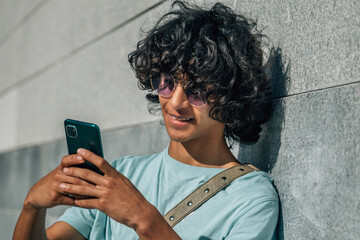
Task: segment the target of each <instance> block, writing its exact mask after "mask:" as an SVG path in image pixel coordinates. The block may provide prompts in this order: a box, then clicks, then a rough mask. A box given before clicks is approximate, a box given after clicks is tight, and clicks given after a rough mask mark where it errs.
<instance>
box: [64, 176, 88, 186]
mask: <svg viewBox="0 0 360 240" xmlns="http://www.w3.org/2000/svg"><path fill="white" fill-rule="evenodd" d="M61 182H63V183H70V184H74V185H80V186H94V184H93V183H91V182H89V181H86V180H84V179H81V178H78V177H73V176H68V175H64V177H63V179H62V181H61Z"/></svg>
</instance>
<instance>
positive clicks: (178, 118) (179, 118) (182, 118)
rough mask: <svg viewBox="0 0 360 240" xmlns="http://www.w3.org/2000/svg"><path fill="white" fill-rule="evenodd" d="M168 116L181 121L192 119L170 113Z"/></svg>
mask: <svg viewBox="0 0 360 240" xmlns="http://www.w3.org/2000/svg"><path fill="white" fill-rule="evenodd" d="M170 116H171V118H172V119H174V120H178V121H182V122H186V121H190V120H192V118H184V117H179V116H175V115H172V114H170Z"/></svg>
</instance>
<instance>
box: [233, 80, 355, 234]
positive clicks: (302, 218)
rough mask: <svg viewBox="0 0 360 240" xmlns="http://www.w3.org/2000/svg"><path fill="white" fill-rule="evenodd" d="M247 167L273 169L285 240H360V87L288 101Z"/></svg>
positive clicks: (248, 150) (245, 151) (250, 151)
mask: <svg viewBox="0 0 360 240" xmlns="http://www.w3.org/2000/svg"><path fill="white" fill-rule="evenodd" d="M275 105H276V111H275V114H274V118H273V120H272V121H271V122H269V123H268V124H267V127H266V128H265V131H264V134H263V136H262V138H261V141H260V142H259V143H258V144H257V145H254V146H250V147H249V146H242V147H241V148H240V156H241V158H242V161H243V162H251V163H253V164H255V165H257V166H259V167H261V168H262V169H264V170H270V171H271V175H272V177H273V178H274V180H275V184H276V186H277V188H278V190H279V193H280V199H281V202H282V212H283V227H284V235H285V239H359V238H360V230H359V228H358V226H359V224H360V218H359V216H360V208H359V201H358V200H359V199H360V188H359V183H360V157H359V148H360V123H359V119H360V110H359V109H360V84H353V85H349V86H346V87H339V88H333V89H327V90H323V91H319V92H316V93H310V94H303V95H299V96H294V97H289V98H284V99H282V100H277V101H276V102H275Z"/></svg>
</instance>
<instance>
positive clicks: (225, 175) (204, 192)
mask: <svg viewBox="0 0 360 240" xmlns="http://www.w3.org/2000/svg"><path fill="white" fill-rule="evenodd" d="M254 171H259V169H258V168H256V167H254V166H252V165H250V164H246V165H237V166H235V167H232V168H229V169H226V170H224V171H222V172H220V173H219V174H217V175H215V176H214V177H212V178H211V179H210V180H208V181H207V182H206V183H204V184H203V185H201V186H200V187H198V188H197V189H196V190H195V191H194V192H192V193H191V194H190V195H189V196H187V197H186V198H184V200H182V201H181V202H180V203H179V204H178V205H176V206H175V207H174V208H173V209H171V210H170V211H169V212H168V213H167V214H165V216H164V218H165V220H166V221H167V222H168V224H169V225H170V226H171V227H174V226H175V225H176V224H178V223H179V222H180V221H181V220H183V219H184V218H185V217H186V216H187V215H189V214H190V213H192V212H193V211H195V209H197V208H198V207H200V206H201V205H202V204H203V203H204V202H206V201H207V200H209V199H210V198H211V197H212V196H214V195H215V194H216V193H218V192H219V191H220V190H221V189H223V188H225V187H226V186H227V185H229V184H230V183H232V182H233V181H234V180H235V179H237V178H238V177H241V176H243V175H245V174H247V173H249V172H254Z"/></svg>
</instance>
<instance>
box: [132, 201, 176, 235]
mask: <svg viewBox="0 0 360 240" xmlns="http://www.w3.org/2000/svg"><path fill="white" fill-rule="evenodd" d="M134 230H135V231H136V233H137V234H138V235H139V237H140V239H143V240H145V239H152V240H154V239H180V237H179V236H178V235H177V234H176V232H175V231H174V230H173V229H172V228H171V227H170V225H169V224H168V223H167V222H166V221H165V219H164V217H163V216H162V215H161V213H160V212H159V211H158V210H157V209H156V208H155V207H154V206H153V205H151V207H150V208H148V209H147V211H146V213H145V214H144V215H143V218H142V219H141V220H140V221H137V224H136V226H135V228H134Z"/></svg>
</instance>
